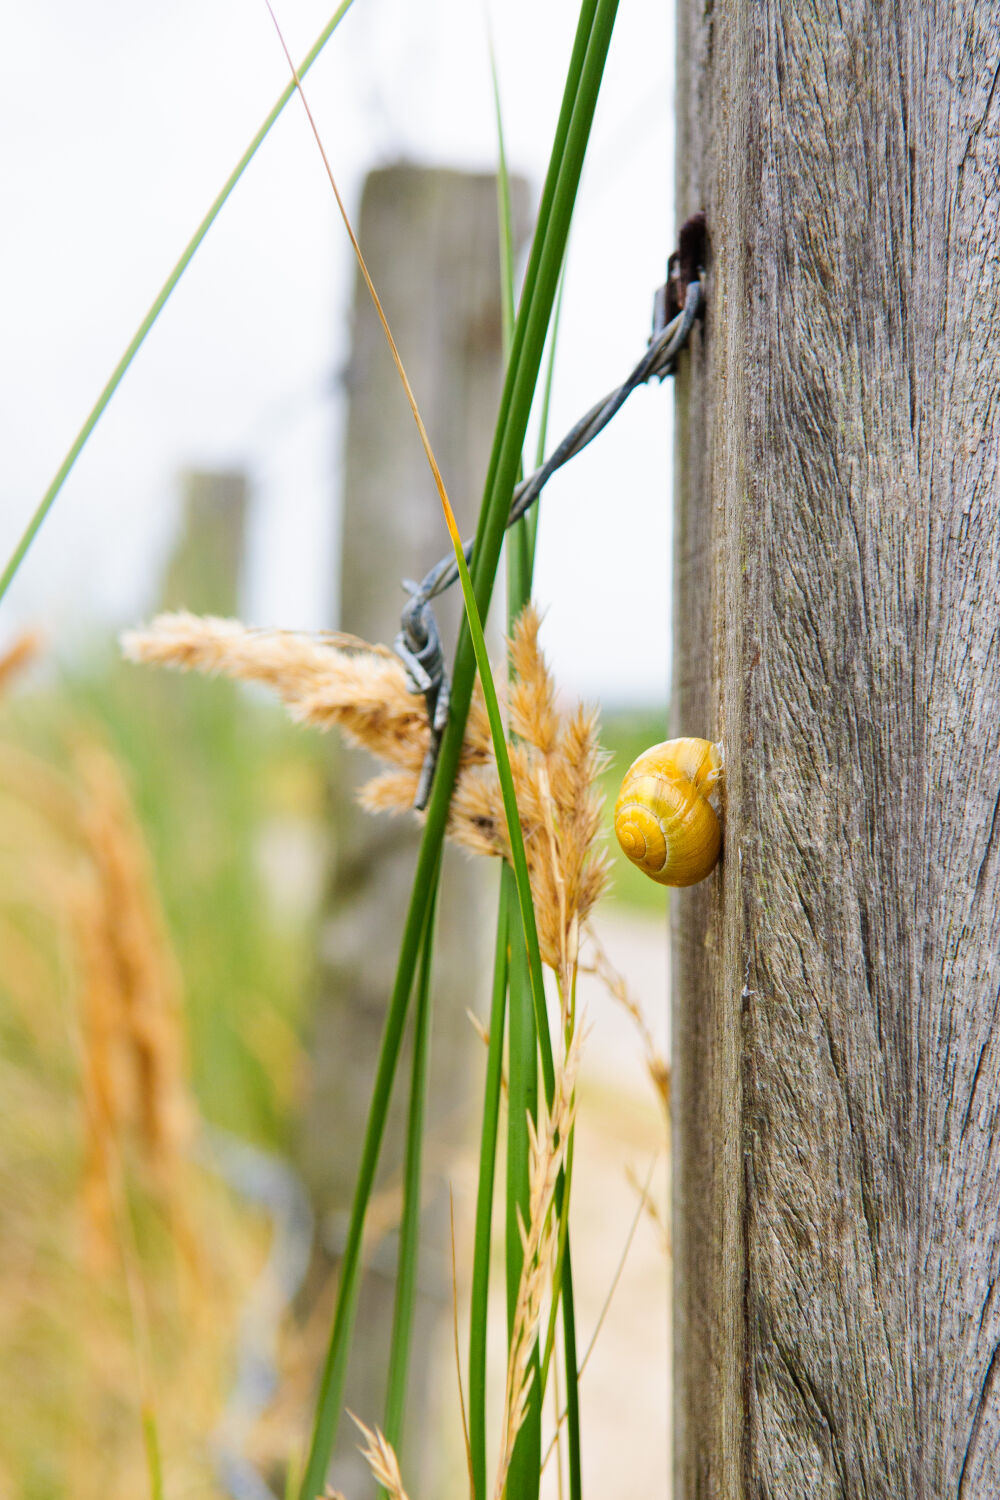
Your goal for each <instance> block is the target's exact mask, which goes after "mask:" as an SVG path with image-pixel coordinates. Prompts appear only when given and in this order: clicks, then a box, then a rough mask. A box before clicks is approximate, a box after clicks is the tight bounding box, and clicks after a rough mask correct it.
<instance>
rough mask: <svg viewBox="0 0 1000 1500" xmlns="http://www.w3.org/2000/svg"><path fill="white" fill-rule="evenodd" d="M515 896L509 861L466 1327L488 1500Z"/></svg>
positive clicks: (479, 1486)
mask: <svg viewBox="0 0 1000 1500" xmlns="http://www.w3.org/2000/svg"><path fill="white" fill-rule="evenodd" d="M515 900H516V893H515V891H514V876H513V873H512V871H511V869H510V868H509V866H508V865H504V867H503V869H502V870H501V872H500V904H499V909H498V912H497V943H496V957H495V960H494V966H493V995H492V1000H491V1002H490V1045H489V1051H488V1053H487V1057H486V1087H485V1090H484V1097H483V1128H482V1133H481V1136H480V1144H479V1188H478V1191H477V1194H476V1233H475V1245H474V1249H473V1257H472V1295H471V1298H470V1325H469V1447H470V1449H471V1451H472V1483H473V1494H474V1500H486V1322H487V1312H488V1298H489V1287H490V1243H491V1240H492V1236H493V1188H494V1182H495V1179H496V1157H497V1136H498V1134H499V1129H500V1094H501V1078H502V1075H503V1035H504V1016H505V1011H506V1000H507V974H508V956H507V951H508V943H509V935H508V921H509V913H510V911H511V908H512V907H513V904H514V901H515Z"/></svg>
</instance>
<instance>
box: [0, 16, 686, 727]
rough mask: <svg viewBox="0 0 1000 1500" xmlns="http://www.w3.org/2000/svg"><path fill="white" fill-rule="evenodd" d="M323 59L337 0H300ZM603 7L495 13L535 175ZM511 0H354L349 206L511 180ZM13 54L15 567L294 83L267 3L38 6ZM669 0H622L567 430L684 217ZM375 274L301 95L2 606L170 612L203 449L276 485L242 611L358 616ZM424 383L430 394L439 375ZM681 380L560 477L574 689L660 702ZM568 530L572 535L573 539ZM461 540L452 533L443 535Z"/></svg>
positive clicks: (561, 419)
mask: <svg viewBox="0 0 1000 1500" xmlns="http://www.w3.org/2000/svg"><path fill="white" fill-rule="evenodd" d="M276 8H277V11H278V15H279V18H280V20H281V22H282V25H283V28H284V30H285V34H286V37H287V39H288V42H289V45H290V47H291V49H292V52H293V54H294V55H295V56H296V57H301V56H302V55H303V53H304V52H305V51H306V50H307V48H308V46H309V45H310V43H311V42H312V40H313V38H314V36H315V35H316V33H317V32H318V31H319V30H320V28H321V26H322V25H323V23H324V22H325V21H326V19H327V17H328V15H329V13H330V11H331V10H332V8H333V6H332V0H324V3H318V0H285V3H283V4H282V3H280V0H278V3H277V5H276ZM576 10H577V4H576V0H502V3H497V4H496V5H495V7H494V14H493V17H492V26H493V31H494V42H495V48H496V53H497V63H498V70H499V76H500V86H501V93H502V101H503V108H504V116H505V129H506V133H507V143H508V156H509V161H510V166H511V168H512V169H513V170H515V171H519V172H521V173H523V174H524V175H526V176H527V177H528V178H529V179H530V180H531V181H532V183H533V184H534V185H535V187H536V190H537V187H538V186H539V185H540V182H541V178H542V175H543V173H544V169H545V163H546V160H547V156H548V145H549V141H550V138H551V132H552V128H553V126H554V122H555V117H556V113H557V111H558V104H559V97H560V93H561V89H562V84H563V80H564V75H565V68H566V63H567V60H568V57H569V50H570V45H571V41H572V35H573V30H574V26H575V20H576ZM485 16H486V11H485V7H484V6H481V5H479V4H477V3H475V0H426V3H420V4H417V3H414V0H355V5H354V8H353V10H352V11H351V12H350V13H349V15H348V16H347V18H346V20H345V21H344V22H343V24H342V26H341V28H340V30H339V31H338V32H337V34H336V35H335V36H334V38H333V39H332V41H331V42H330V43H329V44H328V46H327V49H326V52H325V54H324V56H323V57H322V58H321V59H320V60H319V62H318V63H317V64H316V66H315V67H314V69H313V71H312V73H311V74H310V76H309V81H308V84H307V89H308V93H309V97H310V102H311V104H312V107H313V110H314V113H315V115H316V117H317V121H318V124H319V127H320V130H321V133H322V135H323V139H324V143H325V145H326V148H327V152H328V154H329V156H330V158H331V161H332V164H333V167H334V171H335V172H336V174H337V176H338V181H339V182H340V185H341V189H342V191H344V192H345V196H346V197H347V201H348V205H349V207H351V208H356V206H357V203H358V198H359V194H360V187H361V182H362V180H363V176H364V173H365V172H366V171H367V170H368V169H369V168H371V167H372V166H375V165H380V164H383V163H385V162H386V161H390V160H393V159H396V158H397V157H400V156H406V157H408V158H410V159H414V160H417V161H426V162H432V163H442V164H447V165H455V166H467V167H470V168H475V169H479V170H482V169H488V170H492V168H493V166H494V165H495V160H496V138H495V127H494V121H493V105H492V95H491V88H490V82H489V71H488V68H489V65H488V53H487V42H486V20H485ZM4 30H5V36H4V47H3V49H2V53H0V141H2V160H0V171H2V181H3V204H4V229H3V235H2V240H0V246H2V249H0V271H2V274H0V347H2V349H3V359H2V362H0V451H2V458H3V462H2V465H0V550H2V552H3V555H4V557H6V556H7V555H8V554H9V552H10V551H11V550H12V548H13V546H14V544H15V542H16V540H17V537H18V535H19V534H20V531H21V529H22V528H23V526H24V524H25V522H26V521H27V518H28V516H29V515H30V514H31V511H32V510H33V508H34V505H35V504H36V503H37V500H38V497H39V496H40V495H41V493H42V492H43V490H44V489H45V487H46V485H47V484H48V482H49V480H50V479H51V477H52V475H53V473H54V472H55V470H56V468H57V467H58V464H59V462H60V460H61V458H62V456H63V454H64V452H65V450H66V448H67V447H68V446H69V443H70V442H71V440H72V438H73V436H74V434H75V432H76V430H77V428H78V427H79V425H80V422H81V421H82V419H83V417H84V415H85V414H86V411H87V409H88V408H89V406H90V405H91V403H92V402H93V400H94V398H95V396H96V394H97V392H98V391H99V389H100V388H101V386H102V385H103V384H104V381H105V380H106V379H107V376H108V375H109V373H110V371H111V369H112V368H113V366H114V364H115V362H116V360H117V359H118V357H119V355H120V353H121V351H122V349H123V348H124V346H125V344H126V343H127V341H128V339H129V338H130V336H131V334H132V333H133V331H134V329H135V327H136V325H137V324H138V322H139V321H140V319H141V318H142V316H143V314H144V312H145V310H146V307H147V306H148V304H149V302H150V301H151V299H152V297H153V295H154V293H155V292H156V290H157V289H158V288H159V286H160V284H161V282H162V281H163V279H164V277H165V275H166V273H167V271H168V270H169V268H170V265H171V264H172V263H173V261H174V259H175V258H176V256H177V254H178V253H179V251H180V249H181V248H182V246H183V245H184V243H185V242H186V240H187V238H188V237H189V235H190V233H191V231H192V229H193V228H194V226H195V224H196V223H197V221H198V220H199V219H200V217H201V216H202V214H203V213H204V211H205V209H206V208H207V206H208V204H209V202H210V201H211V199H212V197H213V196H214V194H215V192H216V191H217V190H218V188H219V186H220V185H221V183H222V181H223V180H224V178H225V177H226V175H227V174H228V172H229V171H230V169H231V168H232V166H233V164H234V162H235V160H236V159H237V157H238V156H239V154H240V152H241V151H242V149H243V148H244V146H245V145H246V143H247V141H248V140H249V138H250V136H251V135H252V134H253V132H254V130H255V129H256V128H257V126H258V125H259V124H260V121H261V120H262V118H263V116H264V115H265V114H266V112H267V110H268V109H269V108H270V106H271V104H272V102H273V100H274V98H275V97H276V96H277V94H278V93H279V92H280V90H281V89H282V87H283V86H284V84H285V82H286V80H287V74H286V71H285V63H284V59H283V57H282V54H281V52H280V48H279V46H278V42H277V39H276V37H275V34H274V31H273V28H272V26H271V22H270V20H269V18H268V15H267V11H266V9H265V7H264V5H263V3H262V0H253V3H248V0H242V3H240V0H172V3H170V4H159V5H152V4H143V5H136V4H135V3H134V0H88V3H87V4H86V5H85V6H84V5H79V4H78V3H72V0H38V3H35V4H32V5H24V6H20V7H8V9H7V11H6V13H5V28H4ZM672 59H673V15H672V6H668V5H666V4H664V3H663V0H624V3H623V4H622V6H621V9H620V12H619V19H618V23H617V30H616V36H615V39H614V42H613V44H612V51H611V57H610V61H609V65H608V71H607V75H606V82H605V92H604V96H603V98H602V102H601V105H600V108H599V111H598V116H597V120H596V123H595V130H594V136H593V140H592V146H591V156H590V161H589V165H588V168H587V171H586V174H585V177H584V182H583V186H582V189H581V197H580V203H579V213H578V218H577V223H576V225H575V228H574V234H573V241H572V247H571V260H570V268H569V276H568V283H567V293H566V300H565V304H564V312H563V325H562V327H563V331H562V334H561V341H560V350H559V358H558V362H557V368H556V381H555V390H554V397H553V412H552V418H551V426H550V433H551V435H552V437H553V440H555V439H557V438H558V437H559V436H561V434H562V432H563V431H564V430H565V429H566V428H567V427H568V426H569V425H570V424H571V423H572V422H573V421H575V420H576V418H577V417H578V416H579V415H581V414H582V412H583V411H584V410H585V409H586V408H587V407H588V406H589V405H590V404H591V403H592V402H593V401H594V400H595V399H596V398H597V397H598V396H600V395H603V394H604V393H605V391H607V390H609V389H611V388H612V387H613V386H614V385H616V384H617V383H618V382H619V381H620V380H621V379H622V378H623V377H624V375H625V374H626V373H627V372H628V370H629V369H630V368H631V366H632V365H633V364H634V363H635V361H636V360H637V359H638V358H639V356H640V354H641V353H642V351H643V349H644V347H645V340H646V335H647V332H648V327H649V316H650V307H651V301H652V294H653V291H654V289H655V288H656V286H657V285H658V284H659V283H660V282H661V281H662V280H663V276H664V264H665V260H666V256H667V253H668V251H669V249H670V248H671V245H672V242H673V238H674V229H675V226H674V222H673V172H672V153H673V125H672V98H673V85H672V67H673V62H672ZM352 277H353V267H352V263H351V260H350V252H349V247H348V245H347V242H346V238H345V236H344V232H343V229H342V226H341V224H340V222H339V219H338V218H337V216H336V210H335V205H334V204H333V200H332V195H331V193H330V189H329V184H328V183H327V181H326V179H325V176H324V175H323V170H322V165H321V163H320V161H319V158H318V155H317V152H316V149H315V145H314V143H313V141H312V139H311V136H310V135H309V133H308V129H307V126H306V124H305V121H304V118H303V116H302V111H301V108H300V106H299V105H298V103H297V101H294V100H293V101H292V103H291V104H290V105H289V106H288V108H287V110H286V112H285V115H284V116H283V118H282V120H281V121H280V122H279V124H278V126H277V127H276V129H275V131H274V132H273V133H272V136H271V138H270V139H269V141H268V142H267V143H266V144H265V146H264V147H263V149H262V150H261V152H260V153H259V154H258V157H257V159H256V161H255V162H254V163H253V165H252V166H251V168H250V170H249V172H248V174H247V176H246V177H245V178H244V180H243V182H242V183H241V184H240V186H239V187H238V188H237V190H236V193H235V194H234V195H233V197H232V198H231V199H230V202H229V204H228V205H227V207H226V208H225V210H224V211H223V215H222V217H221V219H220V220H219V222H218V223H217V224H216V225H215V227H214V228H213V229H212V231H211V233H210V235H209V237H208V240H207V241H206V243H205V244H204V245H203V247H202V249H201V250H200V252H199V254H198V256H197V257H196V259H195V262H194V263H193V265H192V266H191V267H190V269H189V270H188V272H187V274H186V275H185V277H184V279H183V280H182V282H181V284H180V286H179V287H178V289H177V291H176V292H175V293H174V296H173V298H172V300H171V302H170V303H169V304H168V307H167V309H166V311H165V313H164V314H163V315H162V316H161V319H160V321H159V323H158V325H157V327H156V329H155V330H154V332H153V333H152V335H151V336H150V338H149V340H148V341H147V344H146V346H145V348H144V349H143V351H142V352H141V354H140V355H139V357H138V359H137V361H136V362H135V364H134V365H133V367H132V369H131V371H130V372H129V374H128V376H127V377H126V380H125V383H124V385H123V387H122V388H121V390H120V391H119V393H118V395H117V396H116V397H115V399H114V401H113V403H112V405H111V407H110V408H109V410H108V412H107V413H106V414H105V416H104V418H103V420H102V422H101V423H100V425H99V427H98V429H97V431H96V432H95V434H94V435H93V437H92V439H91V441H90V443H89V445H88V447H87V449H86V450H85V452H84V454H83V457H82V458H81V460H80V461H79V463H78V465H77V468H76V470H75V471H74V474H73V475H72V476H71V478H70V480H69V482H68V483H67V485H66V488H65V489H64V491H63V493H62V495H61V496H60V498H59V499H58V501H57V502H56V507H55V509H54V511H53V513H52V515H51V516H50V518H49V520H48V522H47V523H46V525H45V528H44V530H43V532H42V534H41V536H40V537H39V539H38V541H37V542H36V544H35V546H34V548H33V549H32V552H31V553H30V554H29V557H28V560H27V562H26V563H25V564H24V566H23V568H22V571H21V574H20V576H19V578H18V579H17V581H16V582H15V584H14V586H13V588H12V590H11V593H10V595H9V596H8V599H7V601H5V603H4V605H3V606H0V608H2V610H3V613H4V619H3V621H0V639H2V638H3V637H6V635H7V634H8V633H9V632H10V630H11V629H12V628H13V626H14V625H15V624H17V623H22V622H24V621H28V620H31V621H37V622H40V623H42V624H43V625H44V626H45V627H46V628H47V631H48V633H49V636H50V639H51V640H52V642H53V644H54V645H55V647H56V649H57V650H63V651H67V652H68V651H70V650H71V649H72V648H73V646H74V644H75V643H76V642H77V641H78V640H79V639H80V638H81V635H82V634H85V633H86V629H90V628H92V629H94V630H102V631H108V632H110V631H112V630H117V629H118V628H120V626H122V625H123V624H127V623H131V622H132V621H134V620H136V619H137V618H139V617H141V616H143V615H144V614H145V613H146V612H147V610H148V608H149V607H150V604H151V601H152V599H153V597H154V588H155V580H156V576H157V570H158V568H159V567H160V566H161V565H162V562H163V558H164V553H165V549H166V548H167V547H168V546H169V544H170V541H171V538H172V535H173V531H174V528H175V526H176V523H177V493H176V475H177V472H178V470H180V469H181V468H183V467H184V466H186V465H190V464H196V465H204V466H211V465H240V466H245V467H246V468H247V469H248V470H249V473H250V477H251V481H252V484H253V490H254V504H255V526H254V551H253V561H252V569H251V584H250V588H249V597H248V599H247V600H246V612H247V613H248V614H250V615H251V616H252V618H253V621H254V623H257V624H281V625H284V626H288V627H293V626H301V627H306V628H311V627H315V626H320V625H327V624H330V623H335V618H336V616H335V611H336V599H335V597H334V593H333V589H332V585H331V580H332V579H334V578H335V576H336V561H335V557H336V554H335V547H336V540H335V523H334V517H333V506H334V501H335V497H336V491H337V482H338V454H337V436H338V433H339V430H340V422H341V419H342V412H341V411H340V408H339V401H340V398H339V396H338V395H337V394H336V392H335V390H331V375H332V374H333V372H334V371H336V370H337V369H338V368H339V367H340V366H341V365H342V364H343V361H344V357H345V354H346V347H345V342H344V329H345V326H346V318H347V313H348V309H349V297H350V291H351V285H352ZM417 395H418V398H419V391H418V392H417ZM671 399H672V398H671V392H670V387H669V383H668V384H666V385H664V386H662V387H660V386H652V387H650V388H648V389H647V390H643V391H639V392H637V393H636V394H635V395H634V396H633V397H632V398H631V400H630V401H629V403H628V404H627V405H626V407H625V408H624V409H623V411H622V412H621V413H620V414H619V416H617V417H616V418H615V421H614V422H613V424H612V426H611V427H610V428H609V429H608V431H607V433H605V434H604V435H603V436H602V437H601V438H599V439H598V440H597V442H596V443H595V444H594V445H593V447H592V448H591V449H590V450H589V451H588V453H587V454H586V455H584V456H583V457H581V458H579V459H577V460H574V462H573V463H572V464H571V465H570V466H569V467H568V469H567V470H566V471H564V475H562V476H559V477H557V479H556V480H554V481H553V482H552V484H551V485H550V486H549V489H548V490H547V491H546V499H545V502H544V509H543V515H542V524H541V530H540V533H539V566H538V575H537V589H536V595H537V597H538V598H539V600H540V602H541V603H542V604H543V606H545V607H546V608H547V609H548V615H547V619H546V623H545V642H546V645H547V647H548V649H549V652H550V654H551V656H552V658H553V661H554V664H555V666H556V670H557V672H558V675H559V678H560V681H561V682H562V683H563V684H564V685H565V686H566V687H568V688H570V689H572V690H574V691H577V692H581V693H583V694H584V695H586V696H588V697H590V698H594V697H598V696H600V697H603V698H604V699H606V700H608V701H621V700H625V699H639V700H644V701H647V702H650V701H651V702H659V701H662V700H663V698H664V695H665V692H666V683H667V670H668V668H667V632H668V624H669V618H670V614H669V610H670V598H669V590H670V571H671V570H670V560H669V548H670V535H669V532H670V526H669V521H670V517H669V493H670V490H669V482H670V481H669V472H668V463H669V435H670V432H671V428H672V415H671V407H670V402H671ZM567 535H569V536H571V538H572V542H571V545H570V546H567V543H566V537H567ZM446 545H447V540H446V537H445V533H444V531H443V528H442V552H444V550H445V549H446Z"/></svg>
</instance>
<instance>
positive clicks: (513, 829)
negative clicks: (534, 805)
mask: <svg viewBox="0 0 1000 1500" xmlns="http://www.w3.org/2000/svg"><path fill="white" fill-rule="evenodd" d="M455 561H456V562H457V564H458V579H459V582H460V583H461V585H462V595H463V597H464V599H465V618H466V622H467V624H468V626H469V630H470V632H471V634H472V645H473V650H474V651H475V653H476V665H477V666H478V668H479V680H480V683H481V684H482V689H483V698H484V700H485V703H486V714H487V717H488V718H489V721H490V736H491V738H492V740H493V752H494V754H495V756H496V762H497V776H498V777H499V779H500V795H501V796H502V797H503V810H504V814H505V816H506V819H507V831H508V833H509V835H510V855H511V864H512V865H513V867H514V880H515V883H516V885H517V905H518V909H519V911H520V913H521V927H522V931H523V933H524V946H525V947H526V949H527V951H528V976H529V982H530V987H531V1004H532V1008H533V1010H534V1012H535V1021H536V1025H537V1027H538V1030H539V1037H540V1040H541V1050H542V1074H543V1076H544V1079H545V1097H546V1099H547V1101H548V1102H549V1104H550V1105H551V1103H552V1100H553V1098H554V1096H555V1087H556V1074H555V1065H554V1063H553V1060H552V1043H551V1041H550V1040H549V1035H548V1024H547V1020H546V1016H545V989H544V986H543V983H542V958H541V954H540V953H539V951H538V927H537V924H536V922H535V908H534V905H533V903H532V900H531V880H530V878H529V876H528V858H527V855H526V854H525V852H524V834H523V832H522V831H521V819H520V817H519V815H518V811H517V793H516V792H515V790H514V777H513V775H512V774H511V769H510V756H509V754H508V752H507V740H506V737H505V735H504V728H503V720H502V719H501V717H500V704H499V703H498V701H497V690H496V685H495V684H494V681H493V673H492V671H491V670H490V659H489V656H488V655H487V652H486V640H485V637H484V635H483V622H482V620H481V619H480V617H479V609H478V606H477V605H476V596H475V594H474V593H473V590H472V579H471V577H470V576H469V569H468V567H467V566H466V562H465V558H464V556H463V555H462V547H461V544H460V543H459V545H457V546H456V548H455ZM511 962H512V963H513V956H512V958H511ZM543 1032H544V1038H543V1037H542V1033H543Z"/></svg>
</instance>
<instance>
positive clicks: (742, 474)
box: [673, 0, 1000, 1500]
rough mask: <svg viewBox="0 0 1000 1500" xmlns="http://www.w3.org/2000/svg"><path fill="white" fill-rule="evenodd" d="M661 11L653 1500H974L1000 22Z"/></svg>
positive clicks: (996, 520)
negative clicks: (675, 16)
mask: <svg viewBox="0 0 1000 1500" xmlns="http://www.w3.org/2000/svg"><path fill="white" fill-rule="evenodd" d="M679 13H680V21H679V26H680V32H679V44H680V45H679V53H678V114H679V156H678V164H679V179H678V218H679V219H681V218H684V217H685V216H686V215H687V214H689V213H691V212H692V211H694V210H695V209H697V208H700V207H704V208H705V209H706V210H707V212H708V227H709V233H710V236H711V241H712V252H711V266H710V274H709V277H708V283H707V288H708V318H707V323H706V327H705V330H704V334H703V336H701V337H699V339H698V340H697V341H696V347H695V349H694V351H693V355H692V358H691V360H690V362H689V363H688V365H687V368H686V369H685V370H684V372H683V373H682V375H681V376H680V377H679V379H678V387H677V389H678V397H679V401H678V422H677V438H678V460H677V467H676V476H677V549H676V585H677V587H676V595H675V597H676V622H675V628H676V637H675V651H676V658H675V703H674V721H673V722H674V725H675V730H674V732H675V733H679V734H711V735H713V736H719V737H721V738H722V740H723V741H724V744H725V750H726V761H727V775H728V788H727V799H728V807H727V817H726V847H725V852H724V856H723V864H722V866H721V868H720V870H719V872H718V873H717V874H716V875H715V876H713V877H712V879H711V881H710V882H708V883H707V884H706V885H705V886H703V887H699V888H697V889H696V890H694V891H692V892H690V893H686V892H681V893H680V894H679V895H677V896H676V897H675V898H674V902H673V926H674V934H675V944H676V946H675V955H674V965H675V973H676V974H677V976H678V985H677V992H676V999H675V1008H674V1033H673V1050H674V1060H675V1069H676V1081H675V1099H676V1106H675V1108H676V1121H675V1123H676V1140H677V1153H678V1154H677V1169H676V1189H675V1204H674V1215H675V1218H674V1239H675V1247H676V1270H675V1274H676V1310H675V1316H676V1329H677V1353H676V1369H675V1382H676V1385H675V1389H676V1405H675V1418H676V1424H677V1427H676V1462H675V1500H696V1497H697V1500H701V1497H710V1496H711V1497H720V1500H743V1497H747V1500H749V1497H754V1500H756V1497H758V1496H761V1497H763V1496H767V1497H774V1500H779V1497H780V1500H784V1497H793V1496H794V1497H807V1496H808V1497H813V1496H815V1497H834V1496H837V1497H839V1496H850V1497H866V1500H867V1497H876V1496H877V1497H885V1500H889V1497H893V1500H896V1497H902V1496H906V1497H914V1500H925V1497H926V1500H936V1497H942V1496H950V1497H955V1500H973V1497H982V1500H990V1497H993V1496H996V1495H998V1494H1000V1405H998V1401H1000V1381H998V1363H1000V1361H998V1354H1000V1296H998V1295H997V1294H996V1292H995V1287H996V1284H997V1279H998V1272H1000V1135H998V1133H997V1123H998V1122H997V1107H998V1100H1000V1031H998V1007H1000V916H998V911H1000V904H998V894H1000V892H998V887H1000V849H998V841H997V838H996V834H997V829H998V825H1000V819H998V810H1000V650H998V621H1000V609H998V599H1000V481H998V469H1000V397H998V390H1000V297H998V294H1000V167H998V161H1000V87H998V79H1000V5H998V4H997V3H996V0H988V3H978V4H973V3H972V0H960V3H958V4H950V3H949V4H945V3H937V4H926V5H913V4H909V5H908V4H903V5H898V6H895V7H889V6H883V5H875V4H872V3H868V4H863V3H855V4H850V3H847V4H843V3H842V4H839V5H838V4H835V3H833V0H821V3H810V4H791V3H789V4H785V5H780V4H777V3H775V0H766V3H761V4H749V3H748V0H742V3H735V0H717V3H715V4H714V5H713V4H712V3H708V4H704V5H703V4H701V3H693V0H681V3H680V7H679Z"/></svg>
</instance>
